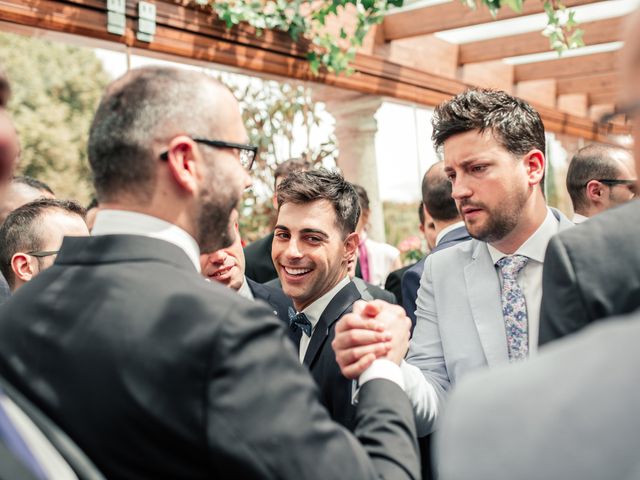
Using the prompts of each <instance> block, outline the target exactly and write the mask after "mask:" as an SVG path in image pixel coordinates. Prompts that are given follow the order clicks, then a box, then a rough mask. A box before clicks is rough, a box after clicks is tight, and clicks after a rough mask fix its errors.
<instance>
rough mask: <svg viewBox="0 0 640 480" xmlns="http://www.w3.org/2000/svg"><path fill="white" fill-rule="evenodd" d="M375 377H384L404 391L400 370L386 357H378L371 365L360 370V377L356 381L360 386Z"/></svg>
mask: <svg viewBox="0 0 640 480" xmlns="http://www.w3.org/2000/svg"><path fill="white" fill-rule="evenodd" d="M376 378H384V379H385V380H389V381H392V382H393V383H395V384H396V385H398V386H399V387H400V388H401V389H402V390H403V391H404V378H403V375H402V370H400V367H399V366H398V364H397V363H394V362H392V361H391V360H387V359H386V358H378V359H376V360H374V361H373V363H372V364H371V366H370V367H369V368H367V369H366V370H365V371H364V372H362V375H360V378H359V379H358V383H359V385H360V386H362V385H364V384H365V383H367V382H368V381H369V380H374V379H376Z"/></svg>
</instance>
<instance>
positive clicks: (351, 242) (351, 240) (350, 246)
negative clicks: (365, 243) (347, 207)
mask: <svg viewBox="0 0 640 480" xmlns="http://www.w3.org/2000/svg"><path fill="white" fill-rule="evenodd" d="M359 244H360V235H358V234H357V233H356V232H352V233H350V234H349V235H347V238H345V239H344V247H345V255H344V258H345V260H347V261H348V260H349V259H351V258H355V255H356V252H357V251H358V245H359Z"/></svg>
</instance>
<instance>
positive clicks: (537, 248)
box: [487, 208, 560, 264]
mask: <svg viewBox="0 0 640 480" xmlns="http://www.w3.org/2000/svg"><path fill="white" fill-rule="evenodd" d="M559 224H560V222H558V219H557V218H556V217H555V215H554V214H553V212H552V211H551V210H550V209H549V208H547V216H546V217H545V219H544V221H543V222H542V224H541V225H540V226H539V227H538V229H537V230H536V231H535V232H534V233H533V235H531V236H530V237H529V238H528V239H527V240H526V241H525V242H524V243H523V244H522V245H520V248H518V250H516V251H515V253H514V255H524V256H525V257H528V258H529V259H530V260H534V261H536V262H539V263H542V262H544V254H545V252H546V251H547V245H548V243H549V240H551V237H553V236H554V235H555V234H556V233H558V226H559ZM487 247H488V248H489V254H490V255H491V260H492V261H493V263H494V264H495V263H496V262H497V261H498V260H500V259H501V258H503V257H506V256H508V255H506V254H505V253H502V252H501V251H500V250H498V249H497V248H494V247H492V246H491V245H489V244H487Z"/></svg>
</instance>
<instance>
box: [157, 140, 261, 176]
mask: <svg viewBox="0 0 640 480" xmlns="http://www.w3.org/2000/svg"><path fill="white" fill-rule="evenodd" d="M189 138H191V140H193V141H194V142H198V143H202V144H203V145H208V146H209V147H215V148H233V149H236V150H238V151H239V156H240V165H242V166H243V167H244V168H245V169H246V170H247V171H249V170H251V167H252V166H253V162H254V161H255V159H256V156H257V155H258V147H256V146H255V145H247V144H244V143H233V142H224V141H222V140H210V139H208V138H202V137H189ZM160 159H161V160H168V159H169V152H162V153H161V154H160Z"/></svg>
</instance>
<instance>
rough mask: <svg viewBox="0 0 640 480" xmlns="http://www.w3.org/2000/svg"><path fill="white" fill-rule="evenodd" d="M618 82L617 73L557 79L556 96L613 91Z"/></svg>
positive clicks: (616, 87)
mask: <svg viewBox="0 0 640 480" xmlns="http://www.w3.org/2000/svg"><path fill="white" fill-rule="evenodd" d="M618 80H619V75H618V72H617V71H613V72H604V73H594V74H592V75H579V76H575V77H566V78H559V79H558V80H557V85H558V95H564V94H572V93H589V94H593V93H597V92H608V91H612V90H613V91H615V90H617V89H618Z"/></svg>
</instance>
